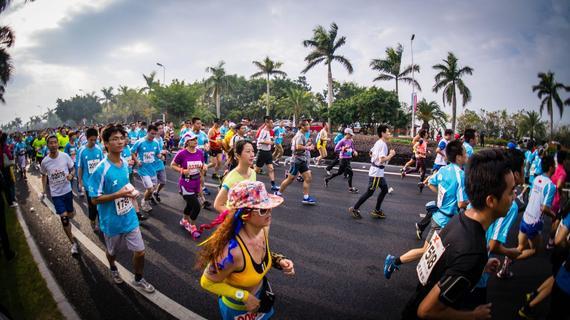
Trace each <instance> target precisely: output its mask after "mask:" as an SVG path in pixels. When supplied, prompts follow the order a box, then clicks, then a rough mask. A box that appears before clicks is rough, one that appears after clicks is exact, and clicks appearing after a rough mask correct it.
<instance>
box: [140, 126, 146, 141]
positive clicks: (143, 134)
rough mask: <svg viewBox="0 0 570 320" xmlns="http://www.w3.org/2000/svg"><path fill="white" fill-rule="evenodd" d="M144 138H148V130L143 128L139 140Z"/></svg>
mask: <svg viewBox="0 0 570 320" xmlns="http://www.w3.org/2000/svg"><path fill="white" fill-rule="evenodd" d="M144 137H146V129H144V128H143V129H140V130H139V139H142V138H144Z"/></svg>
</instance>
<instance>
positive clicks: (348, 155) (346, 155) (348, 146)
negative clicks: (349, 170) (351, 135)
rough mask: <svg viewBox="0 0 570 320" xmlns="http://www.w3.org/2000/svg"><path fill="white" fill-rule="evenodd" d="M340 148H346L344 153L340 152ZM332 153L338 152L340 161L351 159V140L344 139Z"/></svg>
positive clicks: (352, 144)
mask: <svg viewBox="0 0 570 320" xmlns="http://www.w3.org/2000/svg"><path fill="white" fill-rule="evenodd" d="M342 147H346V149H345V150H344V151H341V150H342ZM334 151H335V152H340V154H339V157H340V158H341V159H350V158H352V152H353V151H354V143H353V142H352V139H346V138H344V139H342V140H340V141H339V142H338V143H337V144H336V146H335V147H334Z"/></svg>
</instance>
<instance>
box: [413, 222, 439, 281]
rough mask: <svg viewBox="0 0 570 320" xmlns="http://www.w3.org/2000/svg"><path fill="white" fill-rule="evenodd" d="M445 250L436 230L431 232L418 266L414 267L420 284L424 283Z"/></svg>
mask: <svg viewBox="0 0 570 320" xmlns="http://www.w3.org/2000/svg"><path fill="white" fill-rule="evenodd" d="M444 252H445V247H444V246H443V242H442V241H441V238H440V237H439V234H438V233H437V232H434V233H433V236H432V237H431V239H430V241H429V246H428V248H427V250H426V252H425V253H424V255H423V256H422V258H421V259H420V262H419V263H418V266H417V267H416V271H417V273H418V279H419V280H420V282H421V284H422V285H424V286H425V285H426V283H427V281H428V278H429V275H430V274H431V272H432V271H433V268H434V267H435V265H436V263H437V262H438V261H439V259H440V258H441V256H442V255H443V253H444Z"/></svg>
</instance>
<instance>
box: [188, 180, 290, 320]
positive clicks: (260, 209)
mask: <svg viewBox="0 0 570 320" xmlns="http://www.w3.org/2000/svg"><path fill="white" fill-rule="evenodd" d="M282 202H283V198H281V197H278V196H274V195H270V194H268V193H267V191H266V190H265V185H264V184H263V183H262V182H259V181H242V182H239V183H238V184H236V185H235V186H233V187H232V188H231V189H230V192H229V194H228V207H229V208H228V209H229V210H230V213H229V214H228V215H227V217H226V219H225V221H224V222H223V223H222V224H221V225H220V226H219V228H218V229H217V230H216V231H215V232H214V234H213V235H212V236H211V237H210V238H209V239H208V240H206V241H205V242H204V243H203V244H202V245H203V248H202V250H201V251H200V253H199V259H198V266H199V267H201V268H205V269H204V273H203V274H202V278H201V280H200V284H201V285H202V288H204V289H206V290H207V291H209V292H212V293H214V294H216V295H218V297H219V299H218V303H219V307H220V313H221V316H222V319H234V318H236V317H238V316H243V317H244V319H246V318H247V319H269V318H270V317H271V316H272V315H273V313H274V311H273V307H272V305H273V300H274V295H273V292H272V291H271V286H270V285H269V282H268V281H267V278H266V277H265V275H266V274H267V272H268V271H269V269H271V267H274V268H276V269H280V270H282V271H283V273H284V274H285V275H288V276H293V275H295V269H294V268H293V262H292V261H291V260H289V259H287V258H285V257H284V256H283V255H281V254H276V253H275V252H271V251H270V250H269V226H270V224H271V210H272V209H273V208H275V207H277V206H278V205H280V204H281V203H282Z"/></svg>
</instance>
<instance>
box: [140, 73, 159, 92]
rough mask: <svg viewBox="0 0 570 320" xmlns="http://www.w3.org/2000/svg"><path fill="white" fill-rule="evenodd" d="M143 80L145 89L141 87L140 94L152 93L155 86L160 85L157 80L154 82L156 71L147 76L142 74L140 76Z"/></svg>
mask: <svg viewBox="0 0 570 320" xmlns="http://www.w3.org/2000/svg"><path fill="white" fill-rule="evenodd" d="M142 76H143V78H144V82H145V83H146V87H143V88H142V89H141V92H147V93H149V94H150V93H152V90H154V88H155V87H156V86H157V85H160V82H158V80H156V79H155V78H156V71H152V72H151V73H149V74H148V76H147V75H145V74H143V75H142Z"/></svg>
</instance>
